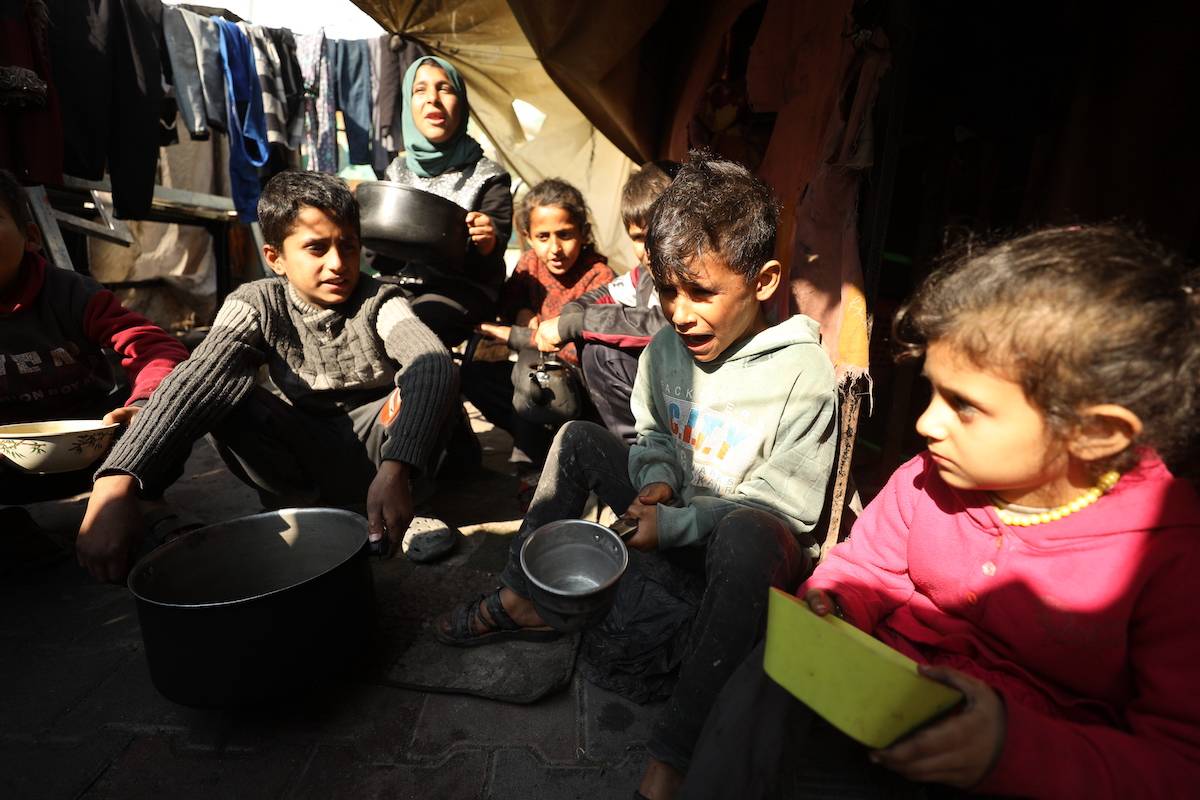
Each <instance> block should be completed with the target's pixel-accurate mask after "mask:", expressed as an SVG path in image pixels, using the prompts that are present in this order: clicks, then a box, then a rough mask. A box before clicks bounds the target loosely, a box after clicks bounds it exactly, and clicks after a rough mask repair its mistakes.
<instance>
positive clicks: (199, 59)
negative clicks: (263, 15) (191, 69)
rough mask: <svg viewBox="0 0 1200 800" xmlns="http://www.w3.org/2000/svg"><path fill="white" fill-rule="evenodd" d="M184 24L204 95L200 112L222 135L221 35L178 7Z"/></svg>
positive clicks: (205, 19)
mask: <svg viewBox="0 0 1200 800" xmlns="http://www.w3.org/2000/svg"><path fill="white" fill-rule="evenodd" d="M180 12H181V13H182V15H183V21H184V24H185V25H187V29H188V33H189V34H190V35H191V37H192V47H193V48H194V50H195V53H196V65H197V66H198V67H199V68H200V87H201V90H202V91H203V93H204V112H205V115H206V116H207V118H208V127H210V128H211V129H213V130H214V131H220V132H221V133H225V132H226V130H227V129H226V127H225V120H226V119H227V118H228V116H229V112H228V111H227V109H226V108H225V68H224V67H223V66H222V64H221V34H220V33H218V32H217V23H215V22H213V21H212V20H211V19H209V18H208V17H203V16H201V15H199V14H196V13H194V12H192V11H188V10H187V9H185V8H181V9H180Z"/></svg>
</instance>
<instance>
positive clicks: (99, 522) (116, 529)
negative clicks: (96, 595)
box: [75, 474, 145, 583]
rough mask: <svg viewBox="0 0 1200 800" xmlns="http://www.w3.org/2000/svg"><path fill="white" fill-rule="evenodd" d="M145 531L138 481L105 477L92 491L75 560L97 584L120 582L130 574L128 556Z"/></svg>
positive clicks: (81, 526)
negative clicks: (138, 494)
mask: <svg viewBox="0 0 1200 800" xmlns="http://www.w3.org/2000/svg"><path fill="white" fill-rule="evenodd" d="M144 528H145V522H144V520H143V519H142V511H141V508H139V507H138V498H137V480H136V479H135V478H134V477H133V476H132V475H123V474H122V475H105V476H104V477H103V478H100V479H99V480H97V481H96V483H95V485H94V486H93V487H92V496H91V497H90V498H89V499H88V505H87V511H85V512H84V515H83V523H82V524H81V525H80V526H79V537H78V538H77V539H76V540H75V557H76V559H77V560H78V561H79V565H80V566H81V567H83V568H84V569H86V570H87V571H88V572H89V573H91V575H92V577H93V578H95V579H96V580H98V581H107V582H113V583H115V582H119V581H120V580H122V579H123V578H124V577H125V575H126V574H127V573H128V572H129V554H130V552H132V550H133V547H134V546H135V545H136V544H137V542H138V541H140V540H141V538H142V535H143V533H144Z"/></svg>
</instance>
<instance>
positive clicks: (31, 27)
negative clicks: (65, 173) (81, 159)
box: [0, 3, 63, 183]
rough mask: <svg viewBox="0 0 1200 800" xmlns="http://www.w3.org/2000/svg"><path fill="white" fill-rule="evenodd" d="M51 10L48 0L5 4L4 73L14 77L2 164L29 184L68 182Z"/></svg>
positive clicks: (2, 121)
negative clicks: (52, 52) (50, 35)
mask: <svg viewBox="0 0 1200 800" xmlns="http://www.w3.org/2000/svg"><path fill="white" fill-rule="evenodd" d="M45 12H46V7H45V4H44V3H23V4H18V3H3V4H0V73H5V74H7V75H8V77H9V78H11V79H12V87H11V88H10V89H9V90H8V91H5V92H4V95H3V96H2V97H0V167H2V168H4V169H7V170H9V171H11V172H12V173H13V174H14V175H16V176H17V179H18V180H20V181H22V182H25V183H59V182H61V181H62V166H63V161H62V159H63V139H62V115H61V111H60V110H59V102H58V91H57V89H56V88H55V86H54V80H53V76H52V72H51V69H50V51H49V49H48V48H47V45H46V35H47V28H48V26H49V19H47V17H46V13H45ZM18 70H19V72H18ZM38 82H40V84H41V91H39V90H38Z"/></svg>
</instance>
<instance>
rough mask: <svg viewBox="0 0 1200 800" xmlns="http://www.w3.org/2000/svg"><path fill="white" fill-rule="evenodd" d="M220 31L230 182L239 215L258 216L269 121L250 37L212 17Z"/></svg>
mask: <svg viewBox="0 0 1200 800" xmlns="http://www.w3.org/2000/svg"><path fill="white" fill-rule="evenodd" d="M212 19H213V22H215V23H216V24H217V29H218V30H219V31H220V33H221V58H222V60H223V61H224V64H225V105H226V108H228V110H229V119H228V125H229V183H230V187H231V189H232V193H233V204H234V206H235V207H236V208H237V212H238V219H240V220H241V221H242V222H254V221H255V220H257V219H258V196H259V194H261V193H262V187H261V186H260V185H259V182H258V172H257V170H256V168H257V167H261V166H262V165H263V164H265V163H267V158H268V157H269V156H270V151H269V149H268V145H267V121H266V118H265V117H264V115H263V107H262V88H261V86H260V84H259V81H258V72H257V71H256V70H255V68H254V55H253V53H252V52H251V48H250V40H249V39H247V38H246V35H245V34H244V33H242V31H241V30H240V29H239V28H238V26H237V25H236V24H234V23H232V22H229V21H228V20H224V19H221V18H220V17H213V18H212Z"/></svg>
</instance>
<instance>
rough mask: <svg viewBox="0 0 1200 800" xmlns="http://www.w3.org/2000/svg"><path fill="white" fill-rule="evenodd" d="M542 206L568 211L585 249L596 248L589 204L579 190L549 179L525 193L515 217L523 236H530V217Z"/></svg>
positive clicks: (565, 183) (564, 182)
mask: <svg viewBox="0 0 1200 800" xmlns="http://www.w3.org/2000/svg"><path fill="white" fill-rule="evenodd" d="M541 206H551V207H553V208H561V209H562V210H563V211H566V212H567V216H569V217H570V218H571V222H572V224H574V225H575V227H577V228H579V234H580V236H581V237H582V241H583V249H585V250H586V249H587V248H589V247H595V244H596V243H595V241H594V240H593V239H592V223H591V214H590V212H589V211H588V206H587V202H586V201H584V199H583V194H582V193H581V192H580V191H579V190H578V189H576V188H575V187H574V186H572V185H571V184H569V183H567V182H566V181H564V180H562V179H560V178H547V179H546V180H544V181H541V182H540V183H536V184H534V185H533V186H532V187H531V188H530V189H529V191H528V192H526V193H525V197H524V198H522V200H521V205H520V206H518V208H517V213H516V215H515V221H516V223H517V230H519V231H520V232H521V235H522V236H528V235H529V217H530V216H531V215H532V214H533V210H534V209H535V208H539V207H541Z"/></svg>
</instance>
